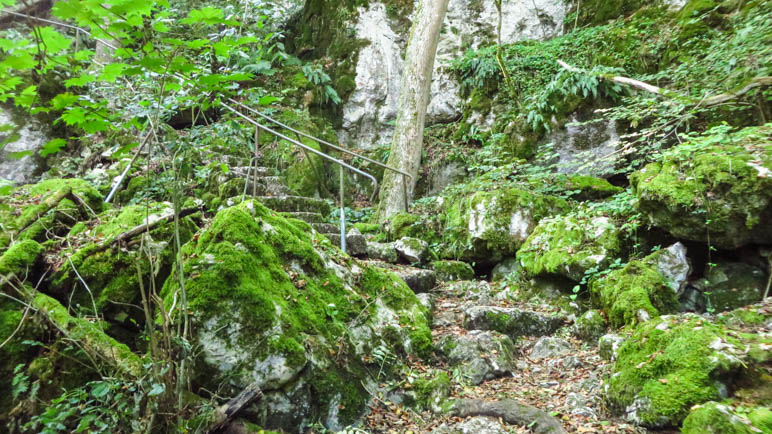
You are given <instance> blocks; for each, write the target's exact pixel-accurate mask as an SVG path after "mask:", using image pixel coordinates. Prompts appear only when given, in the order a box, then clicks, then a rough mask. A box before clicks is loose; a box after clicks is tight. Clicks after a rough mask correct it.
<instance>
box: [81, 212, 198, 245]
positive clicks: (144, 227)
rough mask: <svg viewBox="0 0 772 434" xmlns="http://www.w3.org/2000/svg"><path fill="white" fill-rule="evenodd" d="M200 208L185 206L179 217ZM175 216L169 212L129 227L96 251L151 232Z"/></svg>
mask: <svg viewBox="0 0 772 434" xmlns="http://www.w3.org/2000/svg"><path fill="white" fill-rule="evenodd" d="M198 210H199V209H198V208H185V209H183V210H182V211H180V216H179V217H180V218H184V217H187V216H189V215H191V214H194V213H196V212H198ZM173 218H174V213H169V214H166V215H163V216H161V217H159V218H158V219H157V220H154V221H152V222H150V223H144V224H141V225H139V226H136V227H134V228H132V229H129V230H128V231H126V232H124V233H122V234H119V235H118V236H116V237H115V238H111V239H109V240H107V241H105V242H103V243H102V244H100V245H99V247H97V248H96V250H95V253H96V252H101V251H102V250H105V249H107V248H108V247H110V246H112V245H114V244H118V243H120V242H122V241H125V240H129V239H131V238H134V237H135V236H137V235H139V234H141V233H143V232H149V231H151V230H153V229H154V228H155V227H156V226H158V225H160V224H162V223H167V222H168V221H170V220H172V219H173Z"/></svg>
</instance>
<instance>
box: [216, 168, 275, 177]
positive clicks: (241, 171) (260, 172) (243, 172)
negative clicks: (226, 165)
mask: <svg viewBox="0 0 772 434" xmlns="http://www.w3.org/2000/svg"><path fill="white" fill-rule="evenodd" d="M247 173H249V176H250V177H252V176H255V168H254V167H251V168H250V167H247V166H240V167H231V168H230V169H229V170H228V174H227V176H228V177H229V178H245V177H246V176H247ZM274 173H275V171H274V170H273V169H270V168H268V167H258V168H257V177H258V178H265V177H273V174H274Z"/></svg>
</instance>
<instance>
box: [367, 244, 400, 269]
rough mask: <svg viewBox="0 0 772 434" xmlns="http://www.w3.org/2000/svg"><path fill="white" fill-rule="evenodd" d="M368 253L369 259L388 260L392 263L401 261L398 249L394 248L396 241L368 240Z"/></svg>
mask: <svg viewBox="0 0 772 434" xmlns="http://www.w3.org/2000/svg"><path fill="white" fill-rule="evenodd" d="M366 254H367V257H368V258H369V259H374V260H377V261H383V262H388V263H390V264H396V263H397V261H399V257H398V256H397V250H396V249H395V248H394V243H376V242H373V241H368V242H367V252H366Z"/></svg>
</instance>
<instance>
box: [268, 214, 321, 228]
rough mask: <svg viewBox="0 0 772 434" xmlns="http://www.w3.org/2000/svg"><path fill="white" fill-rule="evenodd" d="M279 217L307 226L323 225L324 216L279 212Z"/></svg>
mask: <svg viewBox="0 0 772 434" xmlns="http://www.w3.org/2000/svg"><path fill="white" fill-rule="evenodd" d="M279 215H281V216H282V217H286V218H292V219H298V220H303V221H304V222H306V223H309V224H313V223H324V216H323V215H321V214H319V213H318V212H302V211H295V212H280V213H279ZM317 232H318V231H317Z"/></svg>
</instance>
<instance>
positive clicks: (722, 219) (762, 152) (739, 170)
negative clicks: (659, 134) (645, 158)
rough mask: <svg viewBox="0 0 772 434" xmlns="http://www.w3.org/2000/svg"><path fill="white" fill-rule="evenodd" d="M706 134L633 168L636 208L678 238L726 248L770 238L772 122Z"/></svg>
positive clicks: (771, 241)
mask: <svg viewBox="0 0 772 434" xmlns="http://www.w3.org/2000/svg"><path fill="white" fill-rule="evenodd" d="M709 140H710V139H709V138H706V139H702V138H696V139H693V141H692V143H685V144H683V145H680V146H677V147H675V148H673V149H672V150H671V151H669V152H668V153H667V154H666V156H665V158H664V161H662V162H661V163H651V164H649V165H647V166H646V167H644V168H643V169H641V170H640V171H638V172H636V173H634V174H633V176H632V177H631V178H630V181H631V183H632V185H633V187H634V189H635V194H636V195H637V196H638V209H639V210H640V211H641V212H642V213H643V214H644V215H645V216H646V218H647V219H648V221H649V223H651V224H652V225H654V226H657V227H659V228H662V229H664V230H666V231H668V232H670V233H671V234H673V235H674V236H675V237H677V238H681V239H687V240H692V241H699V242H710V243H711V244H712V245H713V246H716V247H719V248H725V249H734V248H737V247H740V246H743V245H746V244H750V243H756V244H770V243H772V225H770V224H768V222H770V221H772V176H769V175H768V173H770V170H772V149H771V148H770V147H769V146H766V144H768V143H769V142H770V140H772V127H769V126H760V127H749V128H745V129H743V130H741V131H739V132H737V133H733V134H731V135H730V137H729V139H728V140H727V141H726V143H724V142H722V143H721V144H712V143H711V142H710V141H709ZM727 143H729V144H727ZM695 149H697V150H695ZM687 160H688V165H687V164H682V163H684V162H686V161H687ZM687 166H688V167H687Z"/></svg>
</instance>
